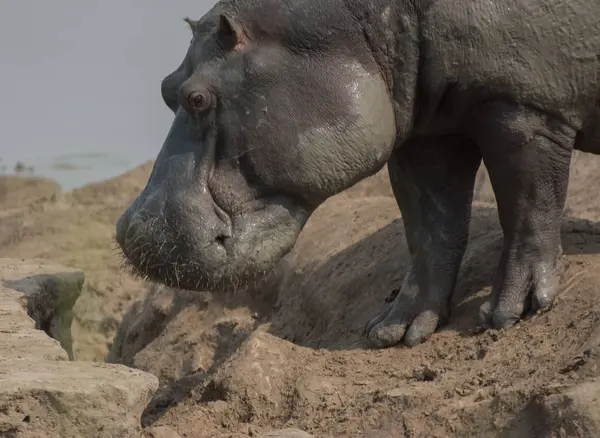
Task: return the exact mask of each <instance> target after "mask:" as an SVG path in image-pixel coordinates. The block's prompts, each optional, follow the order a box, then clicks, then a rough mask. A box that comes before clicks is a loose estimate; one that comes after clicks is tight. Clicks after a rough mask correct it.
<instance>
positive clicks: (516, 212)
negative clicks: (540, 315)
mask: <svg viewBox="0 0 600 438" xmlns="http://www.w3.org/2000/svg"><path fill="white" fill-rule="evenodd" d="M479 114H480V117H481V118H480V119H479V121H478V123H477V124H476V126H477V129H476V136H475V137H476V138H477V142H478V144H479V147H480V150H481V153H482V155H483V159H484V162H485V164H486V167H487V169H488V172H489V174H490V180H491V183H492V186H493V188H494V192H495V194H496V199H497V202H498V213H499V217H500V223H501V225H502V229H503V233H504V246H503V250H502V254H501V257H500V262H499V266H498V268H497V271H496V275H495V278H494V282H493V286H492V295H491V298H490V300H489V301H488V302H486V303H485V304H484V305H483V306H482V307H481V311H480V318H481V322H482V323H483V325H484V326H491V327H494V328H505V327H509V326H511V325H512V324H514V323H515V322H516V321H517V320H519V319H520V318H521V317H522V315H523V314H524V313H525V312H527V311H529V310H531V311H537V310H539V309H543V308H546V307H549V306H550V304H552V302H553V300H554V298H555V297H556V295H557V293H558V290H559V282H560V276H561V274H562V257H561V256H562V248H561V236H560V227H561V219H562V213H563V208H564V203H565V198H566V194H567V185H568V179H569V167H570V162H571V154H572V150H573V145H574V143H575V135H576V132H575V130H574V129H572V128H571V127H568V126H566V125H565V124H564V123H562V122H559V121H557V120H556V119H554V118H552V117H551V116H549V115H548V114H544V113H541V112H539V111H537V110H534V109H530V108H523V107H517V106H516V105H513V104H509V103H495V104H488V105H487V106H486V108H485V109H482V110H481V111H480V112H479Z"/></svg>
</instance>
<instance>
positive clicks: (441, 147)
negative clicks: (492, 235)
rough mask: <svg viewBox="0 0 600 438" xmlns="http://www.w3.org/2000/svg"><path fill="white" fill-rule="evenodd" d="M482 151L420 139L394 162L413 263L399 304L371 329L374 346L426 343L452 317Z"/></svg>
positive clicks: (462, 143) (463, 143)
mask: <svg viewBox="0 0 600 438" xmlns="http://www.w3.org/2000/svg"><path fill="white" fill-rule="evenodd" d="M480 163H481V155H480V152H479V150H478V149H477V147H476V145H475V144H474V143H473V142H472V141H470V140H468V139H467V138H466V137H463V136H459V135H452V136H443V137H417V138H414V139H411V140H409V141H408V142H406V143H404V144H403V145H401V146H400V147H398V148H397V150H396V151H395V152H394V154H393V155H392V157H391V159H390V161H389V162H388V169H389V173H390V181H391V183H392V187H393V190H394V194H395V196H396V200H397V201H398V205H399V207H400V210H401V212H402V217H403V221H404V227H405V231H406V240H407V244H408V248H409V252H410V254H411V262H410V265H409V269H408V272H407V273H406V276H405V278H404V283H403V286H402V288H401V290H400V292H399V293H398V296H397V297H396V298H395V300H394V301H393V302H392V303H390V305H389V306H388V308H387V309H385V310H384V311H383V312H382V313H381V314H380V315H378V316H376V317H375V318H374V319H373V320H371V321H370V323H369V324H368V325H367V327H366V331H367V337H368V339H369V340H370V341H371V343H372V344H373V345H374V346H377V347H388V346H391V345H395V344H398V343H400V342H401V341H402V340H403V339H404V343H405V344H407V345H415V344H418V343H420V342H423V341H424V340H426V339H427V338H428V337H429V336H431V334H432V333H433V332H434V331H435V330H436V328H437V327H438V325H440V324H441V323H443V322H444V320H445V319H446V318H447V316H448V313H449V305H450V298H451V297H452V293H453V292H454V287H455V284H456V278H457V275H458V269H459V267H460V263H461V261H462V258H463V255H464V252H465V248H466V244H467V240H468V231H469V219H470V215H471V201H472V198H473V186H474V183H475V174H476V173H477V169H478V168H479V165H480Z"/></svg>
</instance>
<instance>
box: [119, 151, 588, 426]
mask: <svg viewBox="0 0 600 438" xmlns="http://www.w3.org/2000/svg"><path fill="white" fill-rule="evenodd" d="M572 174H573V179H572V180H571V184H570V187H569V201H568V207H567V212H568V215H569V217H568V218H566V219H565V223H564V227H563V243H564V249H565V252H566V254H567V256H566V257H567V262H566V266H567V268H566V273H565V275H564V278H563V281H562V293H561V295H560V297H559V299H558V300H557V302H556V305H555V306H554V308H553V309H552V310H551V311H549V312H547V313H544V314H541V315H537V316H535V317H534V318H531V319H528V320H526V321H524V322H522V323H520V324H518V325H517V326H515V327H513V328H511V329H508V330H505V331H500V332H498V331H487V332H484V333H476V332H474V329H475V327H476V322H475V315H476V314H477V309H478V306H479V304H480V303H481V302H482V300H483V298H484V296H485V295H486V294H488V293H489V291H490V284H491V279H492V275H493V271H494V268H495V266H496V263H497V260H498V257H499V251H500V248H501V243H502V235H501V231H500V227H499V224H498V220H497V215H496V210H495V205H494V204H493V203H490V202H489V201H493V193H492V192H491V191H490V190H489V183H488V182H487V180H486V176H485V173H482V174H481V179H480V180H479V184H478V189H477V197H478V199H479V200H480V202H478V203H477V204H476V206H475V208H474V211H473V222H472V225H471V240H470V243H469V248H468V253H467V255H466V257H465V261H464V263H463V266H462V269H461V275H460V279H459V282H458V286H457V294H456V296H455V299H454V308H453V313H452V318H451V321H450V323H449V324H448V326H446V327H445V328H444V329H443V330H441V331H440V332H438V333H436V334H435V335H434V336H433V337H432V339H430V340H429V341H428V342H427V343H425V344H423V345H421V346H418V347H416V348H412V349H407V348H403V347H397V348H391V349H387V350H379V351H374V350H370V349H368V348H367V347H366V345H365V343H364V338H363V329H364V324H365V323H366V321H368V320H369V319H370V318H371V317H372V316H374V315H375V314H376V313H377V312H378V311H379V310H381V309H382V308H383V306H384V305H385V301H386V299H389V297H390V295H391V294H392V293H393V291H394V290H395V289H397V288H398V287H399V286H400V283H401V280H402V277H403V274H404V272H405V269H406V266H407V252H406V247H405V243H404V240H403V239H404V237H403V233H404V230H403V226H402V221H401V219H400V218H399V212H398V208H397V206H396V204H395V201H394V200H393V198H392V197H391V192H390V190H389V186H388V185H387V181H386V180H385V178H384V177H385V175H379V176H377V177H375V178H373V179H371V180H369V181H366V182H363V183H361V184H360V185H358V186H356V187H354V188H353V189H352V190H350V191H349V192H347V193H343V194H341V195H339V196H337V197H335V198H333V199H331V200H330V201H328V202H327V203H326V204H325V205H323V206H322V207H321V208H319V210H318V211H317V213H316V214H315V216H314V217H313V218H312V219H311V220H310V222H309V224H308V225H307V227H306V229H305V230H304V231H303V233H302V235H301V238H300V240H299V241H298V244H297V246H296V248H295V249H294V251H293V253H292V254H290V255H289V257H287V258H286V260H285V262H284V263H282V264H281V266H280V267H279V269H278V272H277V273H276V275H273V276H272V277H271V278H270V279H269V280H268V281H267V282H266V283H265V284H263V285H262V286H260V287H258V288H256V290H253V291H243V290H238V291H236V292H235V293H232V294H229V295H228V296H211V295H210V294H194V293H190V292H185V291H174V290H170V289H167V288H162V287H156V288H154V289H153V290H152V291H151V293H150V294H149V295H148V296H147V297H144V298H142V299H141V300H139V301H137V302H136V303H135V304H134V306H132V308H131V309H130V310H129V311H128V313H127V314H126V316H125V318H124V321H123V324H122V326H121V327H120V329H119V332H118V335H117V339H116V341H115V343H114V345H113V349H112V351H111V355H110V359H111V361H115V362H121V363H125V364H128V365H132V366H135V367H138V368H140V369H143V370H147V371H149V372H151V373H153V374H155V375H157V376H158V377H159V378H160V379H161V390H160V391H159V393H158V394H157V396H156V397H155V398H154V400H153V402H152V403H151V405H150V406H149V407H148V409H147V410H146V412H145V414H144V417H143V422H144V424H145V425H146V427H147V428H148V429H147V430H148V431H152V430H155V428H158V429H160V430H163V429H165V428H166V429H167V430H171V431H177V433H179V434H180V435H181V436H202V437H215V436H221V437H234V436H235V437H242V436H244V437H246V436H256V435H257V434H259V433H261V432H263V431H267V430H269V429H271V428H275V427H297V428H300V429H303V430H305V431H308V432H310V433H313V434H314V435H315V436H318V437H373V438H375V437H380V438H383V437H397V436H407V437H451V436H461V437H462V436H469V437H484V436H507V437H523V438H525V437H532V436H540V437H541V436H544V437H546V436H548V437H549V436H568V437H575V436H577V437H584V436H585V437H590V436H600V421H599V417H598V414H597V413H596V410H595V409H596V408H595V405H596V404H597V401H596V397H597V395H595V394H597V392H598V390H600V387H598V384H597V383H596V377H597V375H598V373H599V372H600V370H599V368H598V364H599V362H598V360H599V358H600V353H599V351H600V337H599V332H598V329H597V326H598V321H600V288H599V287H598V285H599V284H600V269H598V268H599V267H600V226H599V225H598V224H597V223H596V221H597V220H598V219H599V218H600V211H599V208H598V207H599V206H600V199H596V195H595V190H594V189H593V187H595V185H596V183H595V181H598V175H600V159H599V158H597V157H590V156H581V155H578V156H576V158H575V160H574V162H573V172H572ZM481 200H483V201H488V202H481ZM200 424H201V425H202V429H201V430H199V429H198V425H200ZM149 434H150V435H151V433H150V432H149ZM552 434H554V435H552Z"/></svg>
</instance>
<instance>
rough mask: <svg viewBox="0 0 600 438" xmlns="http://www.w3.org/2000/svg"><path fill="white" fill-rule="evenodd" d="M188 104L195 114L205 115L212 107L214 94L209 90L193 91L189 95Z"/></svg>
mask: <svg viewBox="0 0 600 438" xmlns="http://www.w3.org/2000/svg"><path fill="white" fill-rule="evenodd" d="M188 103H189V106H190V108H191V109H192V110H193V111H194V112H195V113H203V112H205V111H207V110H208V109H209V108H210V107H211V104H212V94H210V92H209V91H208V90H197V91H192V92H191V93H190V94H189V95H188Z"/></svg>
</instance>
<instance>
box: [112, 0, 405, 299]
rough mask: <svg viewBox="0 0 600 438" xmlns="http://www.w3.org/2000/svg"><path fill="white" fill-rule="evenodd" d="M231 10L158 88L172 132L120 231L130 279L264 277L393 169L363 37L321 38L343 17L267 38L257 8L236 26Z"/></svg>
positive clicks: (388, 107)
mask: <svg viewBox="0 0 600 438" xmlns="http://www.w3.org/2000/svg"><path fill="white" fill-rule="evenodd" d="M311 4H312V3H310V2H307V3H301V5H303V7H312V6H311ZM263 6H264V8H266V9H268V10H273V8H278V9H279V10H280V11H281V6H282V4H280V3H279V2H274V1H273V2H272V1H271V0H265V4H264V5H263ZM217 7H218V6H217ZM286 7H288V6H286ZM290 7H291V6H290ZM224 8H225V6H223V7H221V9H220V10H219V13H216V12H214V11H213V12H211V13H209V14H207V16H205V17H204V18H203V19H202V20H200V24H196V29H195V30H194V38H193V40H192V42H191V44H190V47H189V48H188V53H187V54H186V57H185V58H184V60H183V62H182V64H181V65H180V66H179V67H178V68H177V69H176V70H175V71H174V72H173V73H171V74H170V75H169V76H167V77H166V78H165V79H164V80H163V83H162V87H161V92H162V97H163V100H164V101H165V103H166V104H167V106H168V107H169V108H171V109H172V110H173V111H174V112H175V118H174V120H173V123H172V125H171V129H170V131H169V133H168V135H167V137H166V139H165V141H164V144H163V146H162V149H161V151H160V153H159V155H158V157H157V159H156V161H155V163H154V167H153V170H152V174H151V175H150V178H149V180H148V183H147V185H146V187H145V188H144V190H143V191H142V193H141V194H140V195H139V196H138V198H137V199H136V200H135V201H134V202H133V203H132V205H131V206H130V207H129V208H128V209H127V211H126V212H125V213H124V214H123V216H122V217H121V218H120V219H119V221H118V223H117V227H116V228H117V229H116V240H117V242H118V244H119V246H120V247H121V249H122V252H123V255H124V258H125V261H126V263H127V264H128V265H129V266H130V267H131V268H132V270H133V272H134V273H135V274H137V275H139V276H142V277H144V278H146V279H148V280H151V281H154V282H158V283H162V284H165V285H167V286H172V287H178V288H183V289H190V290H212V291H224V290H226V289H230V288H231V287H236V286H243V285H244V284H246V283H248V282H249V281H250V280H251V279H254V278H256V277H262V276H263V275H264V274H265V273H266V272H268V271H269V270H271V269H272V268H273V267H274V265H275V264H276V263H277V262H278V261H279V260H280V259H281V258H282V257H283V256H284V255H285V254H287V253H288V252H290V250H291V249H292V248H293V246H294V244H295V242H296V240H297V238H298V235H299V234H300V232H301V230H302V228H303V227H304V225H305V223H306V221H307V220H308V218H309V217H310V215H311V214H312V212H313V211H314V210H315V209H316V208H317V207H318V206H319V205H320V204H321V203H322V202H324V201H325V200H326V199H328V198H329V197H331V196H333V195H335V194H337V193H339V192H341V191H343V190H345V189H346V188H348V187H350V186H352V185H354V184H355V183H357V182H358V181H360V180H362V179H364V178H365V177H367V176H370V175H372V174H374V173H376V172H377V171H379V170H380V169H381V168H382V167H383V166H384V165H385V163H386V162H387V160H388V158H389V156H390V155H391V152H392V150H393V147H394V144H395V141H396V134H397V131H396V119H395V113H394V107H393V103H392V98H391V96H390V94H389V89H388V86H387V84H386V82H385V80H384V79H383V77H382V74H381V71H380V67H379V65H378V64H377V63H376V62H375V60H374V59H373V57H372V54H371V51H370V49H369V47H368V46H367V44H366V43H364V41H363V40H362V39H364V35H363V34H362V33H360V32H358V33H357V32H352V33H350V34H340V35H336V34H334V33H331V31H330V30H327V29H329V23H331V22H332V20H333V19H334V18H335V19H336V20H339V19H340V17H341V16H342V15H343V14H344V13H345V12H343V11H342V10H340V9H335V10H331V11H330V14H331V16H330V17H326V16H319V19H320V20H322V22H321V23H319V22H316V21H315V20H310V21H306V22H302V23H298V27H297V29H296V32H291V33H290V34H289V35H283V36H281V37H277V32H280V31H281V27H279V26H275V27H273V28H272V29H271V28H264V26H269V25H271V23H270V22H269V21H265V20H263V19H262V18H260V17H258V15H257V16H256V17H254V16H253V14H258V13H257V12H256V10H257V9H256V4H255V3H254V2H243V1H241V2H237V3H236V12H234V13H233V15H232V16H228V15H227V14H226V12H227V11H226V10H225V9H224ZM244 8H246V9H244ZM282 12H285V11H282ZM292 16H293V17H302V14H298V15H292ZM232 17H233V18H232ZM286 17H287V18H286ZM289 17H290V15H289V14H287V13H286V14H284V15H282V16H281V17H280V20H287V19H288V18H289ZM342 18H343V17H342ZM345 20H346V21H348V22H349V21H351V20H353V18H351V17H350V15H349V14H348V16H347V17H345ZM273 23H275V24H276V22H273ZM339 29H340V32H346V31H347V29H350V27H340V28H339ZM323 32H326V35H324V34H323ZM276 37H277V38H279V39H280V40H281V41H282V42H281V43H280V42H278V41H276V40H275V38H276ZM353 38H357V40H356V41H352V39H353ZM361 38H362V39H361ZM311 40H314V47H315V53H314V54H311V53H310V52H307V51H306V44H307V42H309V41H311ZM295 44H297V45H298V47H293V46H294V45H295ZM324 44H325V45H324ZM325 49H327V50H331V54H330V55H327V56H324V50H325Z"/></svg>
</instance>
